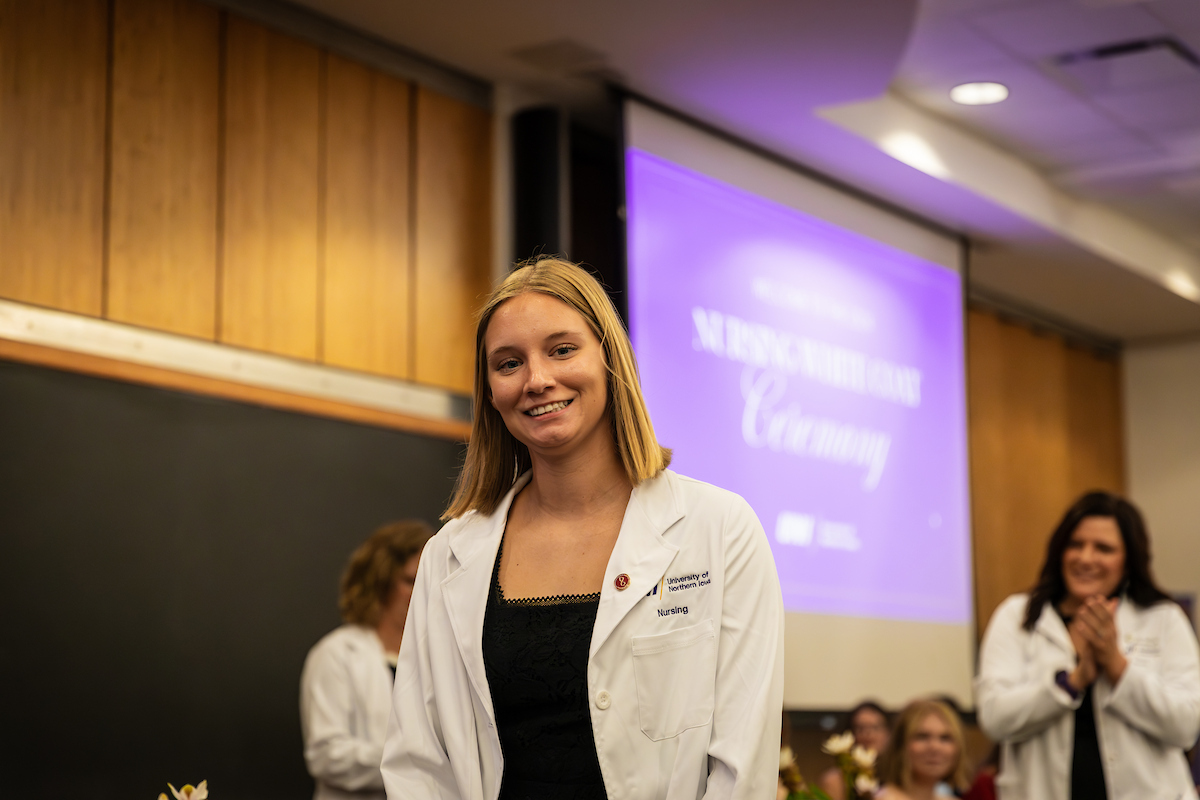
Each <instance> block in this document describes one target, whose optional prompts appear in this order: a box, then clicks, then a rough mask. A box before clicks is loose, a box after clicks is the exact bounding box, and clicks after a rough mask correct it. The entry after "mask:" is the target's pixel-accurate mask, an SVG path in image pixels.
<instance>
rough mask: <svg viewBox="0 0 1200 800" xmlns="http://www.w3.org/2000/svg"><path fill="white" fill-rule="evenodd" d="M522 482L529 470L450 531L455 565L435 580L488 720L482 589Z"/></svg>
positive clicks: (488, 583)
mask: <svg viewBox="0 0 1200 800" xmlns="http://www.w3.org/2000/svg"><path fill="white" fill-rule="evenodd" d="M528 482H529V473H525V474H524V475H522V476H521V477H520V478H518V479H517V482H516V483H515V484H513V488H512V489H510V490H509V492H508V494H507V495H505V497H504V499H503V500H502V501H501V502H500V505H499V506H498V507H497V508H496V511H495V512H494V513H493V514H492V515H491V516H489V517H476V518H474V519H472V520H471V521H469V522H468V523H467V524H465V525H463V526H462V527H460V528H458V529H457V530H455V531H454V532H453V533H452V535H451V537H450V541H449V547H450V552H451V553H452V554H453V555H454V557H455V559H456V560H457V561H458V564H459V566H458V569H456V570H454V571H453V572H451V573H450V574H449V575H447V576H446V578H445V579H444V580H443V581H442V585H441V589H442V597H443V600H444V602H445V604H446V612H447V614H448V615H449V617H450V626H451V627H452V628H453V629H454V639H455V641H456V642H457V643H458V650H459V653H460V654H461V655H462V660H463V664H464V665H465V666H466V669H467V677H468V678H469V679H470V681H471V687H472V688H473V689H474V690H475V693H476V694H477V695H478V696H479V699H480V701H481V702H482V704H483V707H484V708H486V709H487V712H488V717H489V718H490V719H491V721H492V722H493V723H495V721H496V713H495V710H494V709H493V708H492V694H491V692H490V691H489V690H488V685H487V670H486V669H485V667H484V664H483V618H484V615H485V614H486V613H487V602H488V590H489V589H490V588H491V585H492V568H493V567H494V566H495V564H496V552H497V551H498V550H499V548H500V539H501V538H502V537H503V535H504V526H505V524H506V523H507V522H508V509H509V508H510V507H511V506H512V501H513V498H514V497H515V496H516V494H517V492H518V491H520V490H521V488H522V487H524V486H525V484H526V483H528Z"/></svg>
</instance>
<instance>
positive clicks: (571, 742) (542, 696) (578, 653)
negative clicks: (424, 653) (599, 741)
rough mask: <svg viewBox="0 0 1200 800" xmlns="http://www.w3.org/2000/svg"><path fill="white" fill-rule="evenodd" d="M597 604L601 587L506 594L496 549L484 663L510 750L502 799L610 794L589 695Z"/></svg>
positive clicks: (578, 799)
mask: <svg viewBox="0 0 1200 800" xmlns="http://www.w3.org/2000/svg"><path fill="white" fill-rule="evenodd" d="M503 546H504V545H503V542H501V552H503ZM599 605H600V593H599V592H596V593H595V594H588V595H559V596H555V597H534V598H524V599H519V600H505V599H504V592H503V590H501V588H500V553H499V552H498V553H497V554H496V566H495V567H494V569H493V572H492V590H491V593H490V595H489V597H488V606H487V614H486V616H485V617H484V621H483V662H484V666H485V667H486V669H487V680H488V687H489V688H490V690H491V694H492V705H493V707H494V708H495V711H496V728H497V731H498V733H499V734H500V749H501V752H502V753H503V755H504V774H503V778H502V780H501V786H500V800H606V797H607V796H606V795H605V792H604V778H603V777H602V776H601V774H600V762H599V761H598V760H597V759H596V743H595V740H594V739H593V738H592V719H591V710H590V705H589V703H588V696H587V665H588V647H589V645H590V644H591V641H592V626H593V625H594V624H595V622H596V609H597V607H598V606H599Z"/></svg>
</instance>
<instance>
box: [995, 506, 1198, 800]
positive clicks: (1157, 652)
mask: <svg viewBox="0 0 1200 800" xmlns="http://www.w3.org/2000/svg"><path fill="white" fill-rule="evenodd" d="M976 692H977V695H978V709H979V723H980V726H981V727H982V728H983V730H984V732H985V733H987V735H988V736H990V737H991V738H992V739H993V740H995V741H1000V742H1002V743H1003V750H1004V752H1003V760H1002V762H1001V768H1000V776H999V777H998V778H997V780H996V788H997V790H998V792H999V794H1000V796H1001V797H1002V798H1014V797H1020V798H1038V800H1067V798H1076V799H1077V800H1078V798H1084V797H1087V798H1092V797H1097V798H1109V800H1144V798H1150V797H1171V798H1187V799H1190V800H1195V798H1196V796H1197V794H1196V787H1195V784H1194V782H1193V781H1192V776H1191V774H1190V773H1189V771H1188V765H1187V761H1186V759H1185V758H1184V755H1183V751H1184V750H1185V749H1186V748H1188V747H1191V746H1192V744H1193V743H1194V742H1195V741H1196V736H1197V734H1200V649H1198V648H1197V644H1196V636H1195V634H1194V632H1193V631H1192V628H1191V626H1190V625H1189V624H1188V620H1187V617H1186V616H1184V614H1183V611H1182V610H1180V608H1179V606H1177V605H1176V604H1175V603H1173V602H1171V601H1170V598H1169V597H1168V596H1167V595H1166V594H1165V593H1164V592H1163V591H1162V590H1161V589H1160V588H1159V587H1158V586H1157V585H1156V584H1155V582H1154V578H1153V576H1152V575H1151V572H1150V540H1149V537H1148V536H1147V534H1146V529H1145V525H1144V524H1143V522H1142V517H1141V514H1140V513H1138V510H1137V509H1136V508H1135V507H1134V506H1133V505H1132V504H1131V503H1129V502H1128V501H1127V500H1124V499H1122V498H1120V497H1117V496H1115V495H1112V494H1108V493H1107V492H1091V493H1089V494H1085V495H1084V496H1083V497H1081V498H1080V499H1079V500H1078V501H1076V502H1075V504H1074V505H1073V506H1071V508H1070V509H1069V510H1068V511H1067V513H1066V514H1065V515H1064V516H1063V518H1062V520H1061V521H1060V522H1059V524H1058V528H1057V529H1056V530H1055V531H1054V534H1053V535H1052V536H1051V537H1050V542H1049V544H1048V546H1047V548H1046V560H1045V562H1044V563H1043V564H1042V570H1041V577H1040V578H1039V579H1038V583H1037V585H1036V586H1035V587H1034V588H1033V591H1032V592H1030V593H1029V594H1028V595H1025V594H1020V595H1014V596H1013V597H1010V598H1008V599H1007V600H1005V601H1004V602H1003V603H1002V604H1001V605H1000V607H999V608H998V609H997V610H996V612H995V614H993V616H992V621H991V622H990V623H989V624H988V629H987V634H986V635H985V636H984V639H983V647H982V650H981V653H980V670H979V678H978V680H977V682H976Z"/></svg>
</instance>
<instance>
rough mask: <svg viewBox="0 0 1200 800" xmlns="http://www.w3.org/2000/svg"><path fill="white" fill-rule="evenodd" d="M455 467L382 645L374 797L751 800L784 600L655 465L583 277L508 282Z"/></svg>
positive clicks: (733, 518) (607, 312) (597, 298)
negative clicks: (385, 652) (391, 655)
mask: <svg viewBox="0 0 1200 800" xmlns="http://www.w3.org/2000/svg"><path fill="white" fill-rule="evenodd" d="M476 348H477V349H476V373H475V390H474V421H473V427H472V433H471V441H470V444H469V447H468V451H467V456H466V463H465V466H464V469H463V472H462V474H461V476H460V479H459V484H458V487H457V490H456V493H455V495H454V498H453V499H452V501H451V504H450V507H449V509H448V510H447V512H446V517H447V518H450V522H449V523H447V525H446V526H445V527H444V528H443V529H442V531H441V532H439V533H438V535H437V536H435V537H434V539H433V540H432V541H431V542H430V543H429V546H428V548H427V549H426V552H425V555H424V557H423V560H422V563H421V571H420V573H419V575H418V580H417V586H416V589H415V591H414V593H413V601H412V609H411V612H410V615H409V621H408V626H409V628H408V633H407V635H406V636H405V637H404V644H403V646H402V647H401V648H400V662H399V672H398V675H399V677H398V679H397V682H396V687H395V692H394V694H393V708H394V710H393V714H392V719H391V724H390V728H389V732H388V738H387V743H386V745H385V747H384V756H383V777H384V784H385V785H386V787H387V794H388V797H389V798H391V799H392V800H421V799H422V798H441V799H448V798H462V800H497V798H500V799H501V800H525V798H537V800H560V799H563V798H572V799H573V800H593V799H594V800H602V799H604V798H607V799H608V800H661V799H662V798H699V797H707V798H713V799H714V800H716V799H717V798H763V797H770V796H771V794H772V793H773V792H774V790H775V785H776V781H777V777H776V773H777V770H778V755H777V754H778V750H779V734H780V719H781V709H782V701H783V647H782V635H783V604H782V598H781V593H780V588H779V579H778V576H777V574H776V572H775V566H774V562H773V559H772V557H771V552H770V548H769V545H768V543H767V539H766V535H765V533H764V532H763V529H762V526H761V525H760V523H759V521H758V519H757V517H756V516H755V515H754V512H753V511H751V510H750V508H749V506H748V505H747V504H746V502H745V501H744V500H742V499H741V498H740V497H738V496H737V495H734V494H732V493H730V492H727V491H724V490H722V489H718V488H716V487H713V486H710V485H708V484H705V483H701V482H699V481H695V480H690V479H688V478H684V477H681V476H679V475H676V474H674V473H672V472H670V471H668V470H667V469H666V467H667V464H668V462H669V460H670V451H669V450H666V449H665V448H663V447H661V446H660V445H659V444H658V441H657V440H656V439H655V437H654V430H653V427H652V425H651V422H650V419H649V415H648V414H647V411H646V407H645V403H644V401H643V399H642V393H641V388H640V385H639V383H638V376H637V368H636V364H635V362H634V357H633V352H632V348H631V347H630V344H629V338H628V335H627V334H626V332H625V329H624V327H623V326H622V324H621V322H620V319H619V317H618V316H617V314H616V311H615V310H614V309H613V307H612V304H611V302H610V301H609V299H608V297H607V295H606V294H605V293H604V290H603V288H602V287H601V286H600V285H599V283H597V282H596V280H595V279H594V278H592V277H591V276H590V275H589V274H588V273H587V272H586V271H584V270H583V269H581V268H580V267H578V266H576V265H574V264H571V263H569V262H566V261H562V260H559V259H549V258H547V259H542V260H539V261H537V262H534V263H531V264H527V265H525V266H523V267H521V268H519V269H517V270H515V271H514V272H512V273H511V274H509V275H508V276H507V278H506V279H505V280H504V281H503V282H502V283H501V284H500V286H499V287H498V288H497V289H496V290H495V292H493V294H492V296H491V298H490V299H489V300H488V302H487V303H486V305H485V306H484V309H483V311H482V313H481V317H480V320H479V324H478V328H477V332H476Z"/></svg>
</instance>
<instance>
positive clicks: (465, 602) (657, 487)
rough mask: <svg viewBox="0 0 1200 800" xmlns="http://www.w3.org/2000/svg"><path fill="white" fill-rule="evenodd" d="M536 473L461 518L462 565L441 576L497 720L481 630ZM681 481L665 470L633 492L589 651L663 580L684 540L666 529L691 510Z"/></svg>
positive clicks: (470, 669) (480, 690) (470, 671)
mask: <svg viewBox="0 0 1200 800" xmlns="http://www.w3.org/2000/svg"><path fill="white" fill-rule="evenodd" d="M530 477H531V473H528V472H526V473H525V474H524V475H522V476H521V477H520V478H518V479H517V481H516V483H514V484H513V487H512V489H510V490H509V492H508V494H506V495H505V496H504V499H503V500H502V501H500V505H499V506H497V507H496V511H495V512H494V513H492V514H491V515H490V516H488V517H480V518H476V519H474V520H470V521H469V522H467V523H466V524H463V525H461V526H457V527H456V528H455V529H454V530H452V531H451V532H450V538H449V541H448V542H447V544H448V546H449V548H450V552H451V554H453V556H454V558H455V560H456V561H457V562H458V568H457V569H454V570H453V571H451V573H450V574H449V575H448V576H446V578H445V579H444V580H443V581H442V583H441V589H442V597H443V599H444V602H445V605H446V610H447V613H448V615H449V617H450V625H451V627H452V628H453V629H454V638H455V641H456V642H457V643H458V649H459V653H460V654H461V656H462V660H463V664H464V665H465V666H466V670H467V675H468V677H469V679H470V681H471V686H472V688H473V689H474V690H475V692H476V693H477V695H478V696H479V699H480V700H481V701H482V705H483V707H484V708H485V709H487V713H488V717H489V719H490V720H491V721H492V722H493V724H494V723H495V719H496V718H495V710H494V708H493V706H492V698H491V692H490V691H489V690H488V685H487V670H486V668H485V666H484V662H483V639H482V636H481V633H482V631H483V620H484V616H485V614H486V613H487V602H488V592H489V590H490V589H491V583H492V580H491V579H492V568H493V567H494V566H495V563H496V553H497V551H498V550H499V547H500V540H501V538H502V537H503V535H504V527H505V525H506V523H507V521H508V511H509V508H511V507H512V502H513V498H514V497H516V495H517V492H519V491H520V490H521V489H523V488H524V487H525V485H526V484H527V483H529V479H530ZM676 481H678V477H677V476H676V475H675V474H674V473H671V472H668V471H666V470H664V471H663V473H662V474H660V475H659V476H658V477H655V478H651V479H650V480H647V481H643V482H642V483H641V484H640V485H638V486H636V487H635V488H634V490H633V493H632V494H631V495H630V497H629V504H628V505H627V506H626V508H625V517H624V519H623V520H622V521H621V531H620V533H618V534H617V542H616V544H615V545H614V546H613V552H612V555H611V556H610V557H609V559H608V566H607V568H606V569H605V572H604V585H603V587H602V588H601V590H600V606H599V608H598V609H597V612H596V623H595V625H594V626H593V628H592V643H591V648H590V650H589V656H592V655H595V653H596V651H597V650H599V649H600V647H601V646H602V645H603V644H604V642H605V641H606V640H607V639H608V637H609V636H610V635H611V634H612V632H613V630H614V629H615V628H616V627H617V625H619V624H620V622H621V620H622V619H624V618H625V615H626V614H628V613H629V612H630V610H632V609H633V607H634V606H635V605H636V604H637V602H638V600H640V599H641V598H642V597H643V596H644V595H646V594H648V593H649V592H650V591H651V590H652V589H653V588H654V587H655V585H656V584H658V582H659V581H660V580H661V579H662V577H663V575H665V574H666V571H667V567H668V566H670V564H671V561H672V560H674V558H675V554H676V553H678V552H679V547H678V546H677V545H674V544H671V543H670V542H668V541H666V540H665V539H664V538H663V533H665V532H666V530H667V529H668V528H670V527H671V526H672V525H674V524H675V523H676V522H678V521H679V520H680V519H682V518H683V516H684V512H683V510H682V504H681V503H680V500H679V497H678V494H677V490H678V487H677V486H676V485H675V483H676ZM622 574H624V575H628V576H629V584H628V585H627V586H626V588H625V589H617V587H616V579H617V576H618V575H622Z"/></svg>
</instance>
